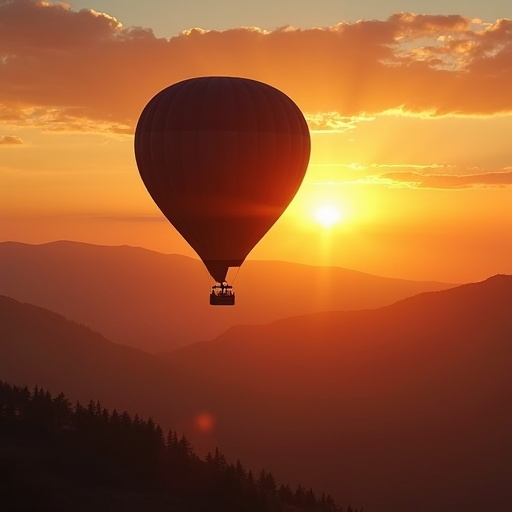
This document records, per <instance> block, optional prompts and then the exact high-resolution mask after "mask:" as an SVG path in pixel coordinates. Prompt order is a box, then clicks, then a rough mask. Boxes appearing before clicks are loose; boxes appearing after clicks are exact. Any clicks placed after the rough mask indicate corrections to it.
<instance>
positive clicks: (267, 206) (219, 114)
mask: <svg viewBox="0 0 512 512" xmlns="http://www.w3.org/2000/svg"><path fill="white" fill-rule="evenodd" d="M310 147H311V143H310V136H309V130H308V127H307V124H306V121H305V119H304V116H303V115H302V113H301V111H300V110H299V108H298V107H297V105H296V104H295V103H294V102H293V101H292V100H291V99H290V98H289V97H288V96H286V95H285V94H284V93H282V92H281V91H279V90H278V89H276V88H274V87H272V86H270V85H267V84H264V83H262V82H258V81H255V80H250V79H246V78H238V77H226V76H212V77H199V78H192V79H189V80H184V81H182V82H178V83H176V84H173V85H171V86H169V87H167V88H165V89H163V90H162V91H160V92H159V93H158V94H156V96H154V97H153V98H152V99H151V100H150V101H149V103H148V104H147V105H146V107H145V108H144V110H143V111H142V113H141V116H140V119H139V121H138V123H137V128H136V131H135V157H136V161H137V166H138V168H139V172H140V175H141V177H142V180H143V182H144V184H145V186H146V188H147V189H148V191H149V193H150V195H151V197H152V198H153V199H154V201H155V203H156V204H157V205H158V207H159V208H160V210H161V211H162V213H163V214H164V215H165V217H167V219H168V220H169V221H170V222H171V224H172V225H173V226H174V227H175V228H176V229H177V230H178V232H179V233H180V234H181V235H182V236H183V237H184V238H185V240H186V241H187V242H188V243H189V244H190V246H191V247H192V248H193V249H194V250H195V251H196V253H197V254H198V255H199V257H200V258H201V260H202V261H203V263H204V264H205V266H206V268H207V269H208V271H209V273H210V274H211V276H212V277H213V278H214V279H215V281H217V282H218V283H223V287H222V291H223V292H224V291H225V289H224V288H225V285H224V283H225V280H226V275H227V272H228V269H229V267H239V266H240V265H242V263H243V261H244V260H245V258H246V257H247V255H248V254H249V252H250V251H251V250H252V249H253V247H254V246H255V245H256V244H257V243H258V241H259V240H260V239H261V238H262V237H263V236H264V235H265V233H266V232H267V231H268V230H269V229H270V227H271V226H272V225H273V224H274V223H275V222H276V220H277V219H278V218H279V217H280V216H281V214H282V213H283V212H284V210H285V209H286V207H287V206H288V204H289V203H290V201H291V200H292V199H293V197H294V196H295V194H296V192H297V190H298V189H299V186H300V184H301V183H302V180H303V178H304V174H305V172H306V168H307V165H308V161H309V154H310ZM230 293H231V292H230Z"/></svg>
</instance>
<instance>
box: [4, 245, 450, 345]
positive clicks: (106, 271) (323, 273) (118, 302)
mask: <svg viewBox="0 0 512 512" xmlns="http://www.w3.org/2000/svg"><path fill="white" fill-rule="evenodd" d="M0 268H2V269H7V270H3V271H2V272H1V273H0V294H3V295H7V296H10V297H13V298H15V299H18V300H21V301H24V302H28V303H31V304H37V305H40V306H43V307H46V308H48V309H50V310H52V311H56V312H59V313H61V314H63V315H64V316H66V318H70V319H72V320H75V321H77V322H79V323H83V324H85V325H88V326H90V327H91V328H93V329H94V330H96V331H99V332H101V333H102V334H104V335H105V336H107V337H108V338H109V339H111V340H113V341H116V342H118V343H123V344H126V345H130V346H134V347H138V348H141V349H143V350H146V351H150V352H165V351H170V350H173V349H174V348H177V347H179V346H185V345H188V344H190V343H193V342H196V341H202V340H208V339H211V338H213V337H215V336H216V335H219V334H221V333H222V332H223V331H225V330H226V329H227V328H228V327H229V326H231V325H235V324H240V323H258V324H262V323H267V322H269V321H272V320H276V319H278V318H285V317H289V316H294V315H297V314H302V313H309V312H313V311H323V310H340V309H343V310H345V309H361V308H368V307H378V306H381V305H384V304H388V303H391V302H394V301H395V300H397V299H399V298H403V297H406V296H410V295H414V294H415V293H418V292H420V291H424V290H432V289H445V288H448V287H450V286H453V285H451V284H446V283H436V282H428V281H427V282H416V281H407V280H402V279H395V278H383V277H378V276H372V275H370V274H365V273H362V272H359V271H352V270H347V269H343V268H341V267H314V266H308V265H300V264H297V263H285V262H267V261H262V262H256V261H247V262H246V263H245V264H244V266H243V267H242V270H241V271H240V273H239V275H238V277H237V279H236V281H235V283H234V284H235V289H236V292H237V304H236V306H235V307H234V308H212V307H211V306H210V305H209V303H208V297H209V291H210V286H211V284H213V283H212V282H211V278H210V277H209V276H208V273H207V271H206V270H205V269H204V267H203V265H202V263H201V262H200V261H199V260H195V259H192V258H188V257H186V256H181V255H176V254H174V255H173V254H170V255H166V254H162V253H156V252H154V251H150V250H148V249H143V248H134V247H129V246H96V245H91V244H86V243H82V242H71V241H60V242H52V243H49V244H40V245H30V244H22V243H19V242H4V243H0ZM262 276H263V279H262ZM192 313H193V315H192ZM198 317H199V318H201V319H202V321H201V322H197V320H196V318H198Z"/></svg>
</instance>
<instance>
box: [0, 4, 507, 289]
mask: <svg viewBox="0 0 512 512" xmlns="http://www.w3.org/2000/svg"><path fill="white" fill-rule="evenodd" d="M111 14H113V15H115V13H111ZM209 74H215V75H237V76H246V77H249V78H254V79H257V80H261V81H264V82H267V83H269V84H271V85H274V86H275V87H278V88H279V89H281V90H283V91H284V92H285V93H286V94H287V95H289V96H290V97H291V98H292V99H293V100H294V101H295V102H296V103H297V104H298V105H299V107H300V108H301V109H302V111H303V112H304V114H305V116H306V118H307V120H308V123H309V126H310V129H311V132H312V155H311V163H310V166H309V169H308V173H307V176H306V179H305V182H304V183H303V186H302V188H301V190H300V192H299V194H298V195H297V197H296V198H295V200H294V201H293V203H292V204H291V206H290V208H289V209H288V211H287V212H286V213H285V214H284V215H283V217H282V218H281V219H280V220H279V222H278V223H277V224H276V225H275V226H274V228H273V229H272V230H271V231H270V233H269V234H268V235H267V236H266V237H265V238H264V239H263V240H262V241H261V242H260V244H259V245H258V246H257V248H256V249H255V250H254V251H253V252H252V253H251V255H250V258H253V259H279V260H287V261H299V262H302V263H308V264H312V265H316V264H333V265H339V266H343V267H348V268H354V269H357V270H361V271H365V272H369V273H374V274H379V275H385V276H394V277H404V278H412V279H438V280H445V281H450V282H459V281H471V280H479V279H482V278H485V277H487V276H489V275H492V274H496V273H510V274H512V257H511V255H512V93H511V92H510V84H511V83H512V19H500V20H495V21H493V22H485V23H484V22H482V21H479V20H470V19H468V18H465V17H464V16H459V15H452V16H432V15H428V16H427V15H415V14H395V15H393V16H391V17H389V18H388V19H385V20H379V21H375V20H374V21H360V22H357V23H343V22H342V23H339V24H336V25H333V26H331V27H325V28H310V29H307V28H302V29H293V28H290V27H285V28H281V29H277V30H273V31H263V30H260V29H257V28H234V29H231V30H225V31H205V30H201V29H191V30H189V31H186V32H183V33H181V34H180V35H178V36H175V37H171V38H169V39H164V38H157V37H156V36H155V35H154V34H153V32H152V31H151V30H149V29H140V28H131V27H123V26H121V25H120V24H119V23H118V22H117V21H116V20H115V19H114V18H112V17H111V16H108V15H105V14H98V13H95V12H93V11H85V10H84V11H80V12H75V11H73V10H71V9H70V8H69V7H66V6H65V5H60V4H47V3H45V2H39V1H35V0H18V1H14V2H10V3H5V2H0V241H4V240H18V241H23V242H31V243H32V242H33V243H40V242H46V241H50V240H56V239H71V240H81V241H87V242H93V243H101V244H108V245H117V244H130V245H140V246H144V247H148V248H151V249H156V250H161V251H164V252H180V253H184V254H187V255H191V256H192V255H193V254H194V253H193V252H192V251H191V250H190V249H189V248H188V247H187V246H186V244H185V242H183V241H182V240H181V238H180V237H179V235H177V234H176V232H175V231H174V229H173V228H172V227H170V225H168V224H167V223H166V221H164V220H163V219H162V217H161V215H160V214H159V212H158V210H157V208H156V207H155V206H154V204H153V203H152V201H151V199H150V198H149V195H148V194H147V192H146V190H145V188H144V186H143V185H142V182H141V180H140V178H139V176H138V172H137V169H136V165H135V160H134V156H133V131H134V126H135V123H136V121H137V118H138V115H139V114H140V111H141V110H142V108H143V106H144V105H145V104H146V103H147V101H148V100H149V99H150V98H151V97H152V96H153V95H154V94H155V93H156V92H158V91H159V90H160V89H162V88H163V87H165V86H167V85H169V84H171V83H173V82H176V81H179V80H181V79H185V78H188V77H191V76H200V75H209ZM322 204H333V205H336V206H337V207H338V208H339V209H340V210H341V211H342V214H343V215H342V222H340V223H338V224H336V225H335V226H333V227H332V228H330V229H328V230H327V229H326V228H323V227H322V226H320V225H319V224H318V223H316V222H315V220H314V211H315V209H316V208H317V207H318V206H320V205H322Z"/></svg>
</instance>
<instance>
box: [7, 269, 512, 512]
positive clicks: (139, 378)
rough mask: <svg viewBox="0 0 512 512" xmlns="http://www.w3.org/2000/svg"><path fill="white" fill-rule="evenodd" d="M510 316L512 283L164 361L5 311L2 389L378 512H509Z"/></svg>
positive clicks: (279, 327) (56, 319) (421, 298)
mask: <svg viewBox="0 0 512 512" xmlns="http://www.w3.org/2000/svg"><path fill="white" fill-rule="evenodd" d="M511 311H512V276H495V277H492V278H490V279H488V280H486V281H484V282H481V283H472V284H467V285H463V286H459V287H456V288H452V289H449V290H444V291H439V292H429V293H422V294H419V295H417V296H414V297H411V298H408V299H405V300H402V301H399V302H397V303H395V304H392V305H390V306H386V307H383V308H378V309H372V310H360V311H345V312H329V313H316V314H311V315H303V316H299V317H294V318H288V319H284V320H279V321H276V322H273V323H270V324H267V325H252V326H251V325H245V326H236V327H233V328H231V329H229V330H228V331H227V332H226V333H224V334H223V335H221V336H219V337H217V338H216V339H214V340H212V341H210V342H204V343H197V344H194V345H191V346H189V347H184V348H182V349H179V350H176V351H175V352H173V353H171V354H169V355H167V356H152V355H149V354H144V353H143V352H140V351H137V350H134V349H129V348H127V347H122V346H119V345H115V344H112V343H110V342H108V341H107V340H105V339H104V338H102V337H101V336H99V335H97V334H95V333H92V332H91V331H90V330H88V329H86V328H84V327H81V326H78V325H76V324H73V323H70V322H67V321H66V320H65V319H64V318H62V317H60V316H58V315H53V314H51V313H49V312H43V311H42V310H41V309H40V308H34V307H33V306H29V305H23V304H20V303H17V302H16V301H13V300H12V299H5V298H4V299H3V300H2V301H1V302H0V325H2V330H3V332H2V336H1V339H0V378H2V379H4V380H7V381H11V382H16V383H19V384H27V385H29V386H33V385H35V384H39V385H41V386H45V387H50V388H52V389H62V390H64V391H65V392H66V394H68V395H69V396H70V398H71V399H76V398H79V399H81V400H87V399H89V398H91V397H92V398H93V399H96V397H97V398H98V399H101V401H102V403H104V404H105V405H106V406H107V407H115V408H118V409H121V410H123V409H127V410H128V411H132V412H133V411H137V412H139V413H140V414H143V415H145V416H151V417H153V418H154V419H155V420H156V421H158V422H159V423H161V424H165V425H171V426H172V427H173V428H174V429H176V430H178V431H180V432H185V433H186V434H187V436H188V437H190V439H191V441H192V443H193V445H194V446H195V447H196V448H197V449H198V452H199V453H203V452H206V451H207V450H211V449H212V447H214V446H219V448H220V449H221V450H222V451H223V452H224V453H225V454H226V456H227V457H228V459H231V460H233V459H236V458H238V457H240V458H241V460H243V461H244V463H245V464H247V466H249V467H269V468H272V470H273V472H274V474H275V475H276V477H277V478H278V479H279V480H284V481H288V482H290V483H291V484H292V485H294V484H296V483H297V482H307V483H308V485H312V486H313V488H315V489H318V491H319V492H322V491H326V492H329V493H331V494H332V495H333V497H334V498H335V499H336V500H338V501H343V502H344V503H352V504H355V505H356V506H360V505H364V509H365V510H367V511H370V512H410V511H411V510H414V511H415V512H432V511H436V512H445V511H446V512H448V511H450V512H452V511H453V510H457V511H458V510H464V512H480V511H481V510H482V509H489V510H496V511H506V510H510V509H512V490H511V489H510V485H509V482H510V481H511V478H512V465H511V464H510V460H512V445H511V444H510V442H509V439H510V431H512V412H511V410H510V407H509V404H510V402H511V400H512V374H511V372H510V367H511V363H512V343H511V340H512V315H511V314H510V313H511ZM47 315H49V317H51V319H52V320H51V321H50V319H49V317H48V316H47ZM66 330H68V331H66ZM86 333H87V334H86ZM88 336H92V339H91V340H89V338H88ZM205 414H208V415H209V417H210V418H211V428H200V425H201V424H200V423H199V422H198V418H200V417H201V416H204V415H205Z"/></svg>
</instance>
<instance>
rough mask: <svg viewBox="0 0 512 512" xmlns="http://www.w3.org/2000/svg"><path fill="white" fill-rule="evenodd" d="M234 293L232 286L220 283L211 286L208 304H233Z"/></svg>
mask: <svg viewBox="0 0 512 512" xmlns="http://www.w3.org/2000/svg"><path fill="white" fill-rule="evenodd" d="M234 305H235V293H234V292H233V287H232V286H230V285H229V284H226V283H222V284H216V285H214V286H212V291H211V293H210V306H234Z"/></svg>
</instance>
